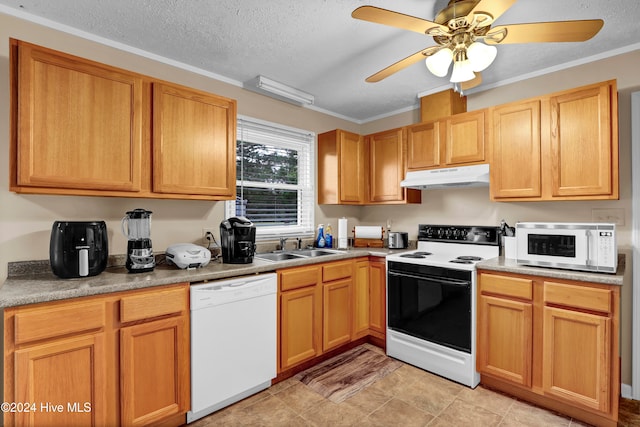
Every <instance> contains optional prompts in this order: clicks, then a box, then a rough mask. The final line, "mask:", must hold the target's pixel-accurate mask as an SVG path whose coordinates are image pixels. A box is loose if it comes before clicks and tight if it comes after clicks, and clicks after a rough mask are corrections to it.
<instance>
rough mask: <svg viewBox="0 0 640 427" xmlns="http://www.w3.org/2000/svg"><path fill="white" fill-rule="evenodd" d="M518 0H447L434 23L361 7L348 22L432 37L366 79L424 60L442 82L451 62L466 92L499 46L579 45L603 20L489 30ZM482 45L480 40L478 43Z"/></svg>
mask: <svg viewBox="0 0 640 427" xmlns="http://www.w3.org/2000/svg"><path fill="white" fill-rule="evenodd" d="M515 2H516V0H450V1H449V4H448V5H447V7H445V8H444V9H443V10H441V11H440V12H439V13H438V14H437V15H436V17H435V19H434V20H433V21H429V20H426V19H422V18H417V17H415V16H410V15H405V14H402V13H399V12H393V11H391V10H386V9H382V8H379V7H375V6H361V7H359V8H357V9H356V10H354V11H353V13H352V14H351V16H352V17H354V18H356V19H361V20H363V21H369V22H375V23H378V24H383V25H389V26H392V27H397V28H401V29H403V30H409V31H414V32H417V33H420V34H426V35H428V36H431V37H433V40H434V41H435V42H436V45H435V46H430V47H427V48H425V49H422V50H421V51H419V52H416V53H414V54H413V55H409V56H407V57H406V58H404V59H401V60H400V61H398V62H396V63H395V64H392V65H390V66H388V67H387V68H384V69H383V70H381V71H378V72H377V73H375V74H373V75H371V76H369V77H367V79H366V81H367V82H370V83H373V82H379V81H380V80H382V79H385V78H386V77H389V76H390V75H392V74H394V73H396V72H398V71H400V70H402V69H404V68H406V67H408V66H409V65H412V64H414V63H416V62H418V61H420V60H422V59H426V61H425V62H426V65H427V68H428V69H429V71H431V73H433V74H434V75H436V76H438V77H445V76H447V74H448V73H449V68H450V66H451V63H452V62H453V71H452V73H451V77H450V81H451V83H453V84H454V87H455V88H456V89H457V90H467V89H470V88H472V87H475V86H477V85H479V84H480V83H481V82H482V77H481V75H480V72H481V71H482V70H484V69H486V68H487V67H488V66H489V65H491V63H492V62H493V60H494V59H495V57H496V54H497V48H496V47H495V46H494V45H498V44H513V43H546V42H580V41H586V40H589V39H590V38H592V37H593V36H595V35H596V34H597V33H598V31H600V29H601V28H602V26H603V24H604V21H602V20H601V19H589V20H581V21H557V22H536V23H530V24H510V25H500V26H497V27H493V28H492V27H491V25H492V24H493V23H494V21H495V20H496V19H498V18H499V17H500V16H501V15H502V14H503V13H505V12H506V11H507V10H508V9H509V8H510V7H511V6H513V4H514V3H515ZM481 41H484V43H482V42H481Z"/></svg>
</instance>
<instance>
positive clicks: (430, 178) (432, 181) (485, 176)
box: [400, 164, 489, 190]
mask: <svg viewBox="0 0 640 427" xmlns="http://www.w3.org/2000/svg"><path fill="white" fill-rule="evenodd" d="M488 185H489V165H488V164H482V165H473V166H460V167H456V168H446V169H430V170H423V171H412V172H407V176H406V177H405V179H404V180H403V181H401V182H400V186H402V187H407V188H418V189H421V190H425V189H431V188H450V187H484V186H488Z"/></svg>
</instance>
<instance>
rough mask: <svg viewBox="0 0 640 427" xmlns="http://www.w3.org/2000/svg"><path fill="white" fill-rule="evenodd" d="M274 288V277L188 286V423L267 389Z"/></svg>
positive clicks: (271, 372)
mask: <svg viewBox="0 0 640 427" xmlns="http://www.w3.org/2000/svg"><path fill="white" fill-rule="evenodd" d="M277 287H278V282H277V276H276V274H275V273H268V274H260V275H254V276H244V277H237V278H234V279H229V280H220V281H215V282H208V283H203V284H198V285H192V286H191V410H190V411H189V412H187V422H188V423H190V422H192V421H195V420H197V419H199V418H202V417H204V416H206V415H209V414H211V413H212V412H215V411H217V410H219V409H221V408H224V407H225V406H228V405H230V404H232V403H235V402H237V401H239V400H241V399H244V398H245V397H247V396H250V395H252V394H254V393H257V392H258V391H261V390H264V389H266V388H268V387H269V386H270V385H271V380H272V379H273V378H275V376H276V369H277V368H276V341H277V335H276V325H277V317H276V316H277V314H276V313H277V299H276V291H277Z"/></svg>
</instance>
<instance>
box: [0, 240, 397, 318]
mask: <svg viewBox="0 0 640 427" xmlns="http://www.w3.org/2000/svg"><path fill="white" fill-rule="evenodd" d="M333 251H335V252H336V253H335V254H333V255H323V256H320V257H309V258H299V259H295V260H286V261H276V262H272V261H266V260H261V259H257V258H255V257H254V260H253V263H251V264H223V263H222V260H221V259H219V260H217V261H212V262H210V263H209V265H207V266H206V267H203V268H198V269H192V270H180V269H178V268H177V267H175V266H168V265H166V264H160V265H157V266H156V268H155V269H154V270H153V271H152V272H149V273H136V274H131V273H129V272H128V271H127V269H126V268H125V267H124V266H117V267H109V268H107V269H106V270H105V271H103V272H102V273H101V274H99V275H97V276H93V277H86V278H80V279H60V278H59V277H56V276H55V275H54V274H53V273H51V270H50V269H48V271H47V272H40V273H28V272H25V273H24V274H17V275H12V276H9V277H8V278H7V280H6V281H5V282H4V283H3V284H2V286H1V287H0V307H3V308H4V307H13V306H18V305H26V304H36V303H40V302H48V301H57V300H64V299H70V298H78V297H83V296H89V295H100V294H108V293H113V292H121V291H128V290H133V289H142V288H150V287H153V286H162V285H169V284H173V283H182V282H190V283H197V282H204V281H209V280H217V279H225V278H230V277H237V276H245V275H251V274H257V273H265V272H269V271H275V270H277V269H281V268H287V267H297V266H301V265H307V264H315V263H320V262H329V261H338V260H342V259H350V258H357V257H363V256H381V257H384V256H387V255H388V254H390V253H397V252H402V250H398V249H386V248H380V249H378V248H361V249H360V248H356V249H348V250H333ZM34 263H40V264H42V263H45V266H48V261H46V262H43V261H35V262H34ZM25 264H27V267H28V264H29V263H28V262H26V263H25ZM27 270H37V269H36V268H31V269H29V268H27ZM40 271H42V269H40Z"/></svg>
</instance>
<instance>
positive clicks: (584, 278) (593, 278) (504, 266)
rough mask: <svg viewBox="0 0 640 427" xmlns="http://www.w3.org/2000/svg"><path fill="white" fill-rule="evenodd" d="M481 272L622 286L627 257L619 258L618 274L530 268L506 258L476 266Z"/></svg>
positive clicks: (494, 259) (483, 262) (480, 263)
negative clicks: (490, 271) (487, 271)
mask: <svg viewBox="0 0 640 427" xmlns="http://www.w3.org/2000/svg"><path fill="white" fill-rule="evenodd" d="M476 267H477V268H478V269H479V270H492V271H500V272H504V273H516V274H527V275H530V276H543V277H553V278H556V279H565V280H577V281H580V282H592V283H602V284H605V285H618V286H622V284H623V279H624V270H625V257H624V255H622V254H620V255H619V256H618V271H617V272H616V274H607V273H589V272H584V271H573V270H560V269H556V268H544V267H529V266H526V265H518V264H517V263H516V260H515V259H509V258H504V257H497V258H492V259H489V260H486V261H481V262H479V263H478V264H476Z"/></svg>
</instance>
